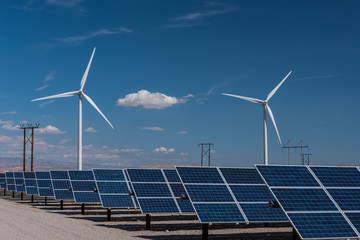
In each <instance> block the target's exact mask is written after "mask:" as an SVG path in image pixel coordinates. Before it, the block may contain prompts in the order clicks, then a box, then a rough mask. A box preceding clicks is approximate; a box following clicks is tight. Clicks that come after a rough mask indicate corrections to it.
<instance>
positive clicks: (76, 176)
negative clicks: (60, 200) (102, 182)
mask: <svg viewBox="0 0 360 240" xmlns="http://www.w3.org/2000/svg"><path fill="white" fill-rule="evenodd" d="M68 173H69V177H70V183H71V189H72V191H73V194H74V199H75V202H76V203H100V197H99V193H98V189H97V186H96V183H95V178H94V175H93V172H92V171H79V170H69V171H68Z"/></svg>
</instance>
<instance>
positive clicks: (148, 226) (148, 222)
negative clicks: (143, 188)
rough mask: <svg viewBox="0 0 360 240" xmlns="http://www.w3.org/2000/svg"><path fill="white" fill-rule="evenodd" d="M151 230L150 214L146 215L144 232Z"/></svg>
mask: <svg viewBox="0 0 360 240" xmlns="http://www.w3.org/2000/svg"><path fill="white" fill-rule="evenodd" d="M150 229H151V216H150V214H146V230H150Z"/></svg>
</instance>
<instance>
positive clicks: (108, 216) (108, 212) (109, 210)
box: [106, 208, 111, 221]
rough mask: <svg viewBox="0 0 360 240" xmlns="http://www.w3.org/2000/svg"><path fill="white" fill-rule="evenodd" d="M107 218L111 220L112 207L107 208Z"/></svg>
mask: <svg viewBox="0 0 360 240" xmlns="http://www.w3.org/2000/svg"><path fill="white" fill-rule="evenodd" d="M106 220H108V221H111V208H108V209H107V218H106Z"/></svg>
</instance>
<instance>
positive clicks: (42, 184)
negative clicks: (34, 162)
mask: <svg viewBox="0 0 360 240" xmlns="http://www.w3.org/2000/svg"><path fill="white" fill-rule="evenodd" d="M35 178H36V186H37V188H38V191H39V196H40V197H53V196H54V190H53V188H52V183H51V179H50V173H49V172H44V171H42V172H35Z"/></svg>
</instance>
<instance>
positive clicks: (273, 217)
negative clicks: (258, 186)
mask: <svg viewBox="0 0 360 240" xmlns="http://www.w3.org/2000/svg"><path fill="white" fill-rule="evenodd" d="M240 206H241V208H242V210H243V211H244V213H245V215H246V217H247V219H248V220H249V222H276V221H278V222H287V221H288V220H287V218H286V216H285V215H284V212H283V211H282V209H281V208H273V209H270V208H269V206H268V204H267V203H242V204H240Z"/></svg>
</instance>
